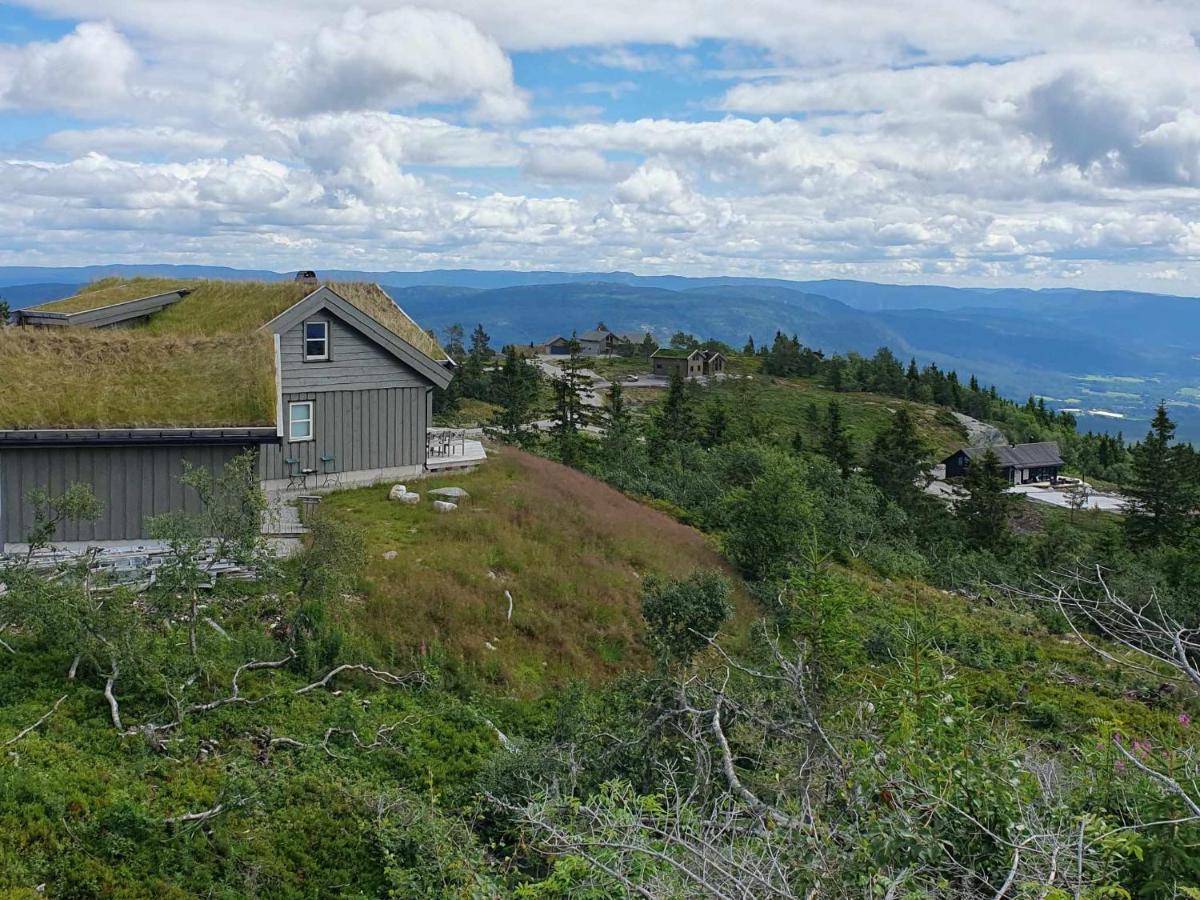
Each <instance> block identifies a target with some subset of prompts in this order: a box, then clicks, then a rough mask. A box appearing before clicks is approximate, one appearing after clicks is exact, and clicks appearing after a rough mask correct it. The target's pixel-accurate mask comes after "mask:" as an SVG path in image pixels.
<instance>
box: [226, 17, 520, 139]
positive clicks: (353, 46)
mask: <svg viewBox="0 0 1200 900" xmlns="http://www.w3.org/2000/svg"><path fill="white" fill-rule="evenodd" d="M246 90H247V93H248V94H249V95H250V96H252V97H255V98H258V99H260V100H261V101H262V103H263V104H264V105H265V106H266V107H267V108H268V109H269V110H271V111H272V112H274V113H277V114H279V115H284V116H303V115H309V114H314V113H326V112H341V111H348V110H367V109H393V108H398V107H406V106H411V105H415V104H417V103H423V102H430V101H436V102H449V101H458V100H469V101H474V103H475V104H476V111H477V113H478V115H479V117H480V118H483V119H488V120H501V121H508V120H512V119H519V118H521V117H522V116H524V115H525V113H526V111H527V109H526V103H525V100H524V97H523V95H522V93H521V92H520V91H519V90H518V89H517V88H516V86H515V85H514V84H513V77H512V65H511V63H510V62H509V60H508V57H507V55H506V54H505V52H504V51H503V50H502V49H501V48H500V46H499V45H498V44H497V43H496V42H495V41H494V40H492V39H491V38H490V37H488V36H487V35H485V34H484V33H483V32H482V31H480V30H479V28H478V27H476V26H475V25H474V24H473V23H472V22H471V21H470V20H468V19H466V18H463V17H462V16H460V15H458V14H456V13H452V12H446V11H438V10H430V9H418V8H415V7H401V8H400V9H394V10H390V11H387V12H381V13H376V14H374V15H369V14H367V13H364V12H362V11H361V10H352V11H350V12H348V13H346V15H345V16H344V18H343V19H342V20H341V21H340V22H339V23H338V24H336V25H325V26H322V27H321V28H319V29H318V30H317V31H316V33H315V34H314V35H312V36H311V38H309V39H307V40H302V41H287V42H279V43H277V44H276V45H275V47H274V49H273V50H272V52H271V53H270V55H269V56H268V58H267V60H266V61H265V64H264V65H263V66H262V67H261V69H260V70H259V71H257V72H255V73H254V75H253V77H252V78H251V79H250V80H248V82H247V85H246Z"/></svg>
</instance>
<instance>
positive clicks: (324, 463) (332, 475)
mask: <svg viewBox="0 0 1200 900" xmlns="http://www.w3.org/2000/svg"><path fill="white" fill-rule="evenodd" d="M336 463H337V459H336V458H335V457H334V455H333V454H332V453H327V454H325V455H324V456H322V457H321V474H322V475H324V476H325V480H324V481H323V482H321V487H329V486H330V485H333V484H341V483H342V473H341V472H339V471H338V469H337V466H336Z"/></svg>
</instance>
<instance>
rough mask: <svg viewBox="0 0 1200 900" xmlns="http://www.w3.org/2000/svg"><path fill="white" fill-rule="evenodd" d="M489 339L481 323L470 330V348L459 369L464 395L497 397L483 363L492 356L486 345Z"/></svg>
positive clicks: (487, 398) (480, 398) (485, 398)
mask: <svg viewBox="0 0 1200 900" xmlns="http://www.w3.org/2000/svg"><path fill="white" fill-rule="evenodd" d="M490 340H491V338H490V337H489V336H488V333H487V332H486V331H484V330H483V325H482V324H480V325H476V326H475V330H474V331H473V332H471V349H470V351H468V353H467V356H466V359H465V360H463V364H462V368H461V369H460V370H459V378H460V380H461V389H462V395H463V396H464V397H474V398H475V399H477V400H495V399H497V398H496V397H495V396H494V395H493V392H492V384H491V379H490V378H489V377H488V373H487V372H486V371H485V370H484V366H485V363H486V362H487V361H488V360H489V359H490V358H491V356H492V348H491V347H490V346H488V343H489V341H490ZM501 402H503V401H501Z"/></svg>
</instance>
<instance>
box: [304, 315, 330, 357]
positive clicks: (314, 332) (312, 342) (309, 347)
mask: <svg viewBox="0 0 1200 900" xmlns="http://www.w3.org/2000/svg"><path fill="white" fill-rule="evenodd" d="M325 359H329V323H328V322H305V323H304V361H305V362H317V361H319V360H325Z"/></svg>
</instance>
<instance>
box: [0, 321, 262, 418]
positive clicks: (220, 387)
mask: <svg viewBox="0 0 1200 900" xmlns="http://www.w3.org/2000/svg"><path fill="white" fill-rule="evenodd" d="M274 397H275V370H274V349H273V345H272V342H271V340H270V338H269V336H267V335H265V334H248V335H238V336H236V337H224V338H220V339H215V338H182V337H164V336H161V335H155V334H151V333H148V332H146V331H144V330H140V329H134V330H124V331H96V330H92V329H75V328H46V329H40V328H38V329H34V328H6V329H0V428H34V427H55V428H95V427H112V428H137V427H146V426H163V427H172V426H193V427H216V426H250V425H271V424H273V423H274V421H275V399H274Z"/></svg>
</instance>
